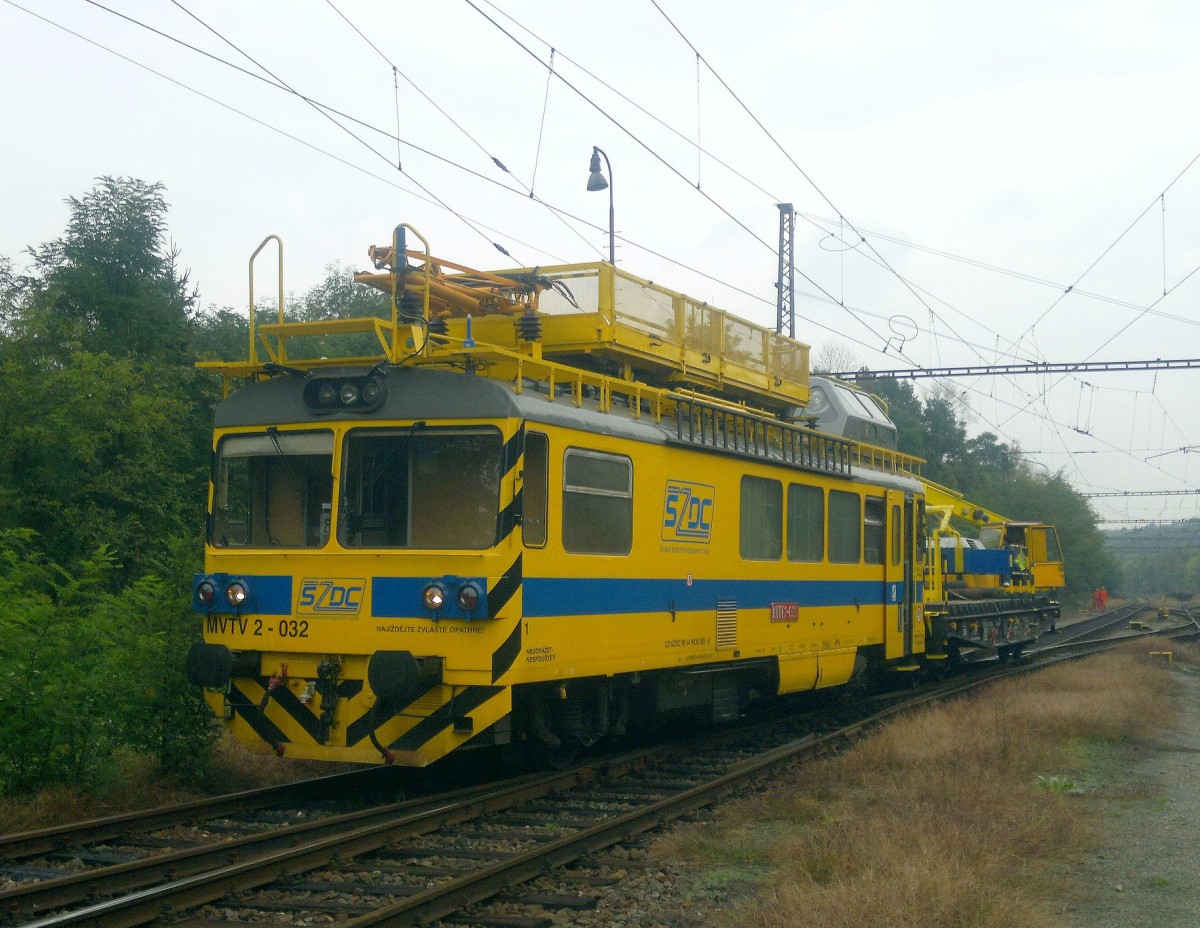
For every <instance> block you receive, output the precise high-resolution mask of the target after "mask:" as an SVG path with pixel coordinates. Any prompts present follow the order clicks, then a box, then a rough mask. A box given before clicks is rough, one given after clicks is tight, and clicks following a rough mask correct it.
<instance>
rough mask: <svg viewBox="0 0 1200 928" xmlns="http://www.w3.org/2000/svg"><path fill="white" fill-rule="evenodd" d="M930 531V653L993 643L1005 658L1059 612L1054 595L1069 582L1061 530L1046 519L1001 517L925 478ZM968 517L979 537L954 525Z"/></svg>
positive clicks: (927, 593)
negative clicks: (933, 560)
mask: <svg viewBox="0 0 1200 928" xmlns="http://www.w3.org/2000/svg"><path fill="white" fill-rule="evenodd" d="M924 483H925V511H926V513H927V514H928V516H929V517H930V525H929V535H930V538H931V541H932V546H933V548H934V550H935V551H937V552H938V553H939V555H940V556H939V558H938V563H937V564H936V565H930V568H929V569H928V570H927V573H926V581H925V582H926V586H925V599H926V614H927V616H928V617H929V621H930V624H931V627H932V628H931V630H932V631H933V634H932V636H931V637H932V638H933V639H935V641H937V644H936V645H935V646H934V647H933V648H932V649H931V650H932V651H940V652H944V653H946V654H948V655H950V656H952V657H953V656H955V655H957V653H958V652H959V649H961V648H963V647H984V648H994V649H996V651H997V652H998V653H999V655H1000V657H1001V659H1002V660H1006V659H1008V658H1009V657H1016V656H1019V655H1020V653H1021V651H1022V649H1023V648H1024V647H1025V646H1026V645H1028V644H1031V643H1032V642H1033V641H1034V640H1035V639H1036V638H1037V636H1038V635H1039V634H1041V633H1042V632H1043V631H1050V632H1053V631H1054V630H1055V624H1056V622H1057V620H1058V618H1059V617H1060V615H1061V608H1060V605H1059V603H1058V600H1057V598H1056V596H1057V593H1058V591H1059V590H1060V589H1062V588H1063V587H1064V586H1065V585H1066V580H1065V577H1064V572H1063V560H1062V551H1061V548H1060V547H1059V543H1058V532H1057V531H1056V530H1055V527H1054V526H1053V525H1049V524H1047V523H1045V522H1019V521H1013V520H1011V519H1008V518H1005V517H1004V516H1002V515H999V514H997V513H995V512H992V511H990V510H988V509H985V508H984V507H982V506H979V505H976V504H975V503H972V502H970V501H968V500H966V499H964V498H963V496H962V494H961V493H958V492H957V491H955V490H951V489H950V488H949V487H944V486H941V485H940V484H937V483H934V482H932V481H929V480H926V481H924ZM955 520H958V522H959V524H962V523H964V522H965V523H968V524H969V525H972V526H974V527H975V528H976V530H977V531H978V534H979V537H978V539H975V538H969V537H965V536H963V534H962V533H961V532H960V531H958V529H957V528H956V527H955V524H954V522H955Z"/></svg>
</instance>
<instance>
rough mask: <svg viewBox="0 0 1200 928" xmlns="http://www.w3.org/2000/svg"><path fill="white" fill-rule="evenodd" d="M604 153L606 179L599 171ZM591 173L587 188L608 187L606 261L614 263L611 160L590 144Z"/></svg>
mask: <svg viewBox="0 0 1200 928" xmlns="http://www.w3.org/2000/svg"><path fill="white" fill-rule="evenodd" d="M601 155H604V166H605V167H606V168H608V180H605V179H604V175H603V174H601V173H600V156H601ZM588 170H589V171H591V172H592V173H591V174H589V175H588V182H587V189H588V190H603V189H604V188H605V187H607V188H608V263H609V264H612V265H616V263H617V258H616V249H615V247H614V241H615V238H616V236H615V235H614V232H613V230H614V229H615V228H616V227H615V226H614V225H613V191H612V162H610V161H609V160H608V155H606V154H605V153H604V152H603V151H601V150H600V149H599V148H597V147H596V146H595V145H593V146H592V163H591V165H590V166H589V167H588Z"/></svg>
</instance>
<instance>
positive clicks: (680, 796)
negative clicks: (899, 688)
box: [26, 607, 1196, 928]
mask: <svg viewBox="0 0 1200 928" xmlns="http://www.w3.org/2000/svg"><path fill="white" fill-rule="evenodd" d="M1142 608H1145V607H1142ZM1120 620H1123V619H1118V621H1120ZM1179 628H1180V629H1184V630H1187V631H1189V632H1191V631H1193V630H1194V629H1195V628H1196V626H1195V625H1194V624H1193V623H1189V624H1188V625H1185V626H1179ZM1168 633H1171V634H1175V633H1178V629H1176V630H1158V631H1152V632H1142V633H1140V634H1138V635H1130V636H1125V637H1123V638H1121V639H1115V640H1104V641H1082V640H1079V641H1072V642H1066V643H1064V644H1061V645H1055V646H1052V647H1051V648H1045V649H1039V650H1038V651H1037V652H1030V658H1029V659H1028V660H1027V661H1024V662H1021V663H1018V664H1015V665H1006V666H1002V667H993V668H990V669H989V670H987V671H985V672H984V673H981V674H977V675H975V676H973V677H972V679H970V680H967V681H950V682H949V683H943V684H941V685H939V686H937V687H935V688H934V689H932V690H929V691H926V692H923V693H920V694H917V695H915V696H913V697H912V698H910V699H906V700H904V701H903V702H900V703H897V704H894V705H891V706H888V707H885V708H883V709H881V710H879V711H876V712H874V713H872V714H870V715H869V716H867V717H865V718H863V719H859V720H857V721H855V722H853V723H851V724H849V725H846V726H842V727H841V728H839V729H838V730H836V731H833V732H829V733H826V734H822V735H817V736H813V735H807V736H805V737H803V738H800V739H796V740H793V741H790V742H788V743H787V744H785V745H783V746H781V747H777V748H774V749H772V750H769V751H766V752H764V753H762V754H761V755H759V756H758V757H753V758H749V759H746V760H743V761H740V762H739V763H737V764H736V765H734V766H733V767H731V768H729V769H727V770H726V772H725V773H724V774H722V775H720V776H717V777H714V778H713V779H712V780H710V781H709V782H708V783H705V784H701V785H699V786H695V787H692V788H689V789H686V790H683V791H681V792H679V793H677V794H676V795H674V796H669V797H666V798H663V799H659V800H656V801H653V802H651V803H649V804H648V805H647V806H645V807H643V808H640V809H635V810H632V811H629V812H626V813H624V814H621V815H619V816H617V817H614V818H611V819H607V820H604V821H601V822H599V823H597V824H595V825H591V826H588V827H586V828H584V829H583V830H581V831H579V832H577V833H574V834H571V835H568V836H566V837H563V838H560V839H558V840H555V841H552V842H550V843H547V844H543V845H541V846H539V847H537V848H534V849H532V850H528V851H525V852H521V853H518V854H515V855H513V856H511V857H509V858H507V859H506V860H502V861H499V862H496V863H494V864H490V865H488V866H485V867H482V868H480V869H479V870H476V871H475V872H473V873H470V874H466V875H463V876H461V877H458V878H456V879H453V880H450V881H448V882H446V883H444V884H442V885H439V886H436V887H433V888H431V889H426V890H423V891H421V892H418V893H416V894H414V895H411V896H407V897H405V898H403V899H400V900H397V901H396V902H394V903H391V904H389V905H385V906H383V907H381V908H379V909H377V910H375V911H373V912H370V913H368V914H366V915H363V916H360V917H357V918H353V919H351V920H349V921H345V922H341V923H340V926H341V928H367V926H375V925H407V924H414V923H424V922H428V921H431V920H434V919H437V918H442V917H445V916H447V915H449V914H451V913H452V912H455V911H457V910H458V909H461V908H462V907H463V906H465V905H468V904H472V903H475V902H479V901H482V900H483V899H486V898H489V897H490V896H493V895H495V894H496V893H498V892H500V891H502V890H504V889H508V888H511V887H512V886H513V885H515V884H518V883H521V882H524V881H526V880H529V879H531V878H533V877H535V876H537V875H539V874H541V873H543V872H545V871H547V870H549V869H553V868H555V867H559V866H562V865H564V864H566V863H569V862H570V861H572V860H575V859H577V858H579V857H580V856H583V855H586V854H589V853H592V852H594V851H597V850H601V849H603V848H605V847H608V846H611V845H612V844H615V843H618V842H620V841H621V840H624V839H626V838H628V837H630V836H632V835H636V834H639V833H641V832H644V831H647V830H649V829H651V828H654V827H657V826H658V825H660V824H662V823H663V822H665V821H668V820H670V819H673V818H677V817H679V816H681V815H684V814H687V813H688V812H691V811H694V810H695V809H698V808H701V807H703V806H707V805H711V804H712V803H713V802H715V801H717V800H719V799H721V798H723V797H725V796H727V795H729V794H730V793H732V792H734V791H736V790H739V789H742V788H744V787H745V786H747V785H749V784H751V783H752V782H754V781H756V780H758V779H760V778H762V777H765V776H767V775H769V774H770V773H771V772H772V771H774V770H775V769H777V768H780V767H785V766H788V765H792V764H795V763H797V762H799V761H802V760H804V759H806V758H808V757H810V756H812V755H814V754H817V753H819V752H821V751H824V750H827V749H829V748H830V747H832V746H833V745H836V744H840V743H844V742H845V741H846V740H848V739H851V738H854V737H857V736H859V735H860V734H862V733H863V732H865V731H867V730H868V729H870V728H873V727H875V726H877V725H879V724H880V723H882V722H883V721H886V720H888V719H890V718H892V717H894V716H897V715H900V714H902V713H906V712H909V711H911V710H913V709H914V708H917V707H920V706H923V705H926V704H928V703H931V702H935V701H939V700H943V699H946V698H948V697H951V696H955V695H958V694H961V693H965V692H968V691H971V690H975V689H978V688H980V687H982V686H985V685H987V684H989V683H992V682H995V681H996V680H998V679H1002V678H1005V677H1008V676H1014V675H1016V674H1019V673H1025V672H1029V671H1032V670H1037V669H1041V668H1043V667H1046V666H1050V665H1052V664H1054V663H1057V662H1059V661H1063V660H1071V659H1075V658H1078V657H1082V656H1086V654H1089V653H1094V652H1095V651H1100V650H1105V649H1108V648H1111V647H1114V646H1117V645H1119V644H1121V643H1123V642H1125V641H1128V640H1134V639H1136V638H1138V637H1150V636H1153V635H1156V634H1157V635H1167V634H1168ZM678 747H679V746H678V745H673V746H668V748H666V750H678ZM663 750H664V748H663V747H661V746H660V747H658V748H655V749H654V750H653V751H652V752H651V753H661V752H662V751H663ZM645 753H646V752H642V753H641V755H639V754H638V753H637V752H632V753H631V754H630V755H626V756H625V757H624V758H623V759H620V760H616V761H613V762H612V763H613V764H617V765H620V764H625V765H631V764H636V763H638V758H639V756H644V755H645ZM631 758H632V759H631ZM605 765H607V763H606V764H605ZM598 769H599V765H598V766H597V767H592V768H577V769H575V770H570V771H565V772H563V773H558V774H551V775H547V776H544V777H535V778H533V780H534V782H531V783H529V784H524V785H520V786H518V785H514V786H512V787H510V788H508V789H506V790H501V791H499V792H497V793H494V794H487V795H480V796H477V797H475V798H473V799H464V800H463V801H462V802H458V803H446V804H445V806H444V807H437V802H436V800H434V801H431V805H432V806H433V807H432V808H430V809H428V810H426V811H425V812H422V813H418V814H417V815H414V816H411V817H409V818H407V819H406V820H405V821H404V822H403V823H401V822H396V821H393V822H375V823H373V824H366V825H361V824H360V827H356V828H355V829H354V830H352V831H350V832H349V833H343V834H340V835H330V836H326V837H316V836H315V832H314V834H313V835H310V836H309V837H310V838H312V840H307V841H304V843H302V844H299V845H298V846H296V847H292V848H287V849H283V850H279V851H273V852H271V853H267V854H263V855H261V856H259V857H257V858H255V859H254V860H249V861H242V862H236V861H235V862H231V863H229V864H227V865H225V866H222V867H219V868H217V869H215V870H208V871H206V872H203V873H196V874H193V875H191V876H187V877H185V878H182V879H177V880H174V881H173V882H171V883H167V884H163V885H160V886H155V887H153V888H149V889H143V890H141V891H137V892H134V893H132V894H130V895H127V896H124V897H121V898H119V899H114V900H109V901H106V902H102V903H98V904H94V905H91V906H88V907H86V908H83V909H79V910H76V911H74V912H69V913H65V914H62V915H56V916H53V917H50V918H45V919H43V920H41V921H38V922H33V923H30V924H29V925H27V926H26V928H60V926H68V925H72V926H74V925H83V924H87V925H101V926H122V928H124V926H133V925H139V924H144V923H145V922H148V921H152V920H154V919H157V918H160V917H162V916H163V915H164V914H172V913H178V912H180V911H184V910H186V909H188V908H191V907H195V906H198V905H203V904H206V903H210V902H213V901H215V900H217V899H220V898H221V897H223V896H225V895H228V894H229V893H233V892H238V891H242V890H248V889H252V888H256V887H261V886H264V885H265V884H268V883H270V882H272V881H274V880H277V879H279V878H282V877H286V876H290V875H294V874H297V873H301V872H304V871H307V870H311V869H315V868H319V867H322V866H326V865H328V864H330V863H332V862H334V861H337V860H345V859H348V858H353V857H355V856H357V855H359V854H364V853H369V852H371V851H374V850H377V849H379V848H380V847H382V846H383V845H385V844H387V843H389V842H391V841H392V840H394V839H396V838H399V837H403V836H406V835H411V834H420V833H425V832H428V831H432V830H434V829H435V828H438V827H443V826H447V825H454V824H458V823H461V822H463V821H467V820H469V819H471V818H474V817H476V816H477V815H482V814H485V813H487V812H495V811H500V810H503V809H507V808H510V807H512V806H515V805H519V804H520V803H522V802H524V801H528V800H532V799H536V798H539V797H541V796H544V795H546V794H547V793H549V792H553V791H556V790H562V789H567V788H570V787H572V786H577V785H581V784H585V783H590V782H594V780H595V778H596V776H597V771H598ZM314 824H319V823H314Z"/></svg>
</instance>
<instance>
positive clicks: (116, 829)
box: [0, 767, 394, 860]
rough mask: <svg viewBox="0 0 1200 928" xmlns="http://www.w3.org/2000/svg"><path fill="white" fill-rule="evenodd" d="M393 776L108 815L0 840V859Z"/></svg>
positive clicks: (339, 776) (305, 784)
mask: <svg viewBox="0 0 1200 928" xmlns="http://www.w3.org/2000/svg"><path fill="white" fill-rule="evenodd" d="M392 774H394V771H389V770H388V769H387V768H382V767H372V768H369V769H367V770H351V771H348V772H345V773H335V774H331V775H329V776H324V777H316V778H313V779H309V780H299V781H297V782H294V783H286V784H284V785H282V786H264V787H260V788H258V789H251V790H244V791H242V792H238V793H227V794H225V795H223V796H214V797H211V798H207V799H194V800H190V801H188V802H180V803H175V804H174V805H169V806H158V807H156V808H153V809H143V810H139V811H137V812H125V813H121V814H118V815H109V816H106V817H104V818H97V819H91V820H90V821H86V822H76V823H72V824H68V825H55V826H52V827H50V828H41V829H38V830H37V831H23V832H15V833H13V834H8V835H0V859H8V860H16V859H19V858H22V857H34V856H36V855H39V854H45V853H48V852H50V851H57V850H61V849H62V848H63V847H64V846H65V847H79V846H82V845H87V844H96V843H98V842H101V841H109V840H112V839H113V838H119V837H123V836H126V835H129V834H132V833H134V832H139V831H154V830H156V829H159V828H166V827H168V826H170V825H178V824H180V823H181V822H190V821H197V820H203V819H207V818H219V817H222V816H226V815H229V814H231V813H234V812H246V811H253V810H255V809H264V808H268V807H270V806H272V805H277V804H279V803H281V802H287V801H295V800H299V799H311V798H314V797H318V798H324V797H328V796H331V795H333V796H337V795H344V794H345V793H346V792H347V790H349V789H354V790H358V789H360V788H362V787H365V786H368V785H370V784H371V783H372V782H373V781H375V780H378V779H381V778H383V777H386V776H389V775H392Z"/></svg>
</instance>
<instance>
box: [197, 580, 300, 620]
mask: <svg viewBox="0 0 1200 928" xmlns="http://www.w3.org/2000/svg"><path fill="white" fill-rule="evenodd" d="M205 579H207V580H211V581H212V584H213V586H215V587H216V588H217V601H216V602H215V603H213V605H212V607H211V608H210V607H207V606H205V605H204V604H203V603H202V602H200V601H199V600H198V599H197V598H196V587H197V586H198V585H199V584H200V581H201V580H205ZM233 580H241V581H242V582H243V583H245V584H246V592H247V593H249V594H250V595H249V596H248V598H247V599H246V602H245V604H244V605H243V606H242V608H241V609H240V610H238V611H239V612H241V613H242V614H243V615H291V614H292V578H291V577H281V576H271V575H259V574H227V573H218V574H196V576H195V578H194V579H193V581H192V609H193V610H194V611H196V612H213V613H232V612H233V611H234V610H233V608H232V607H231V606H230V605H229V604H228V603H227V602H226V600H225V587H227V586H228V585H229V583H230V582H231V581H233Z"/></svg>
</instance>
